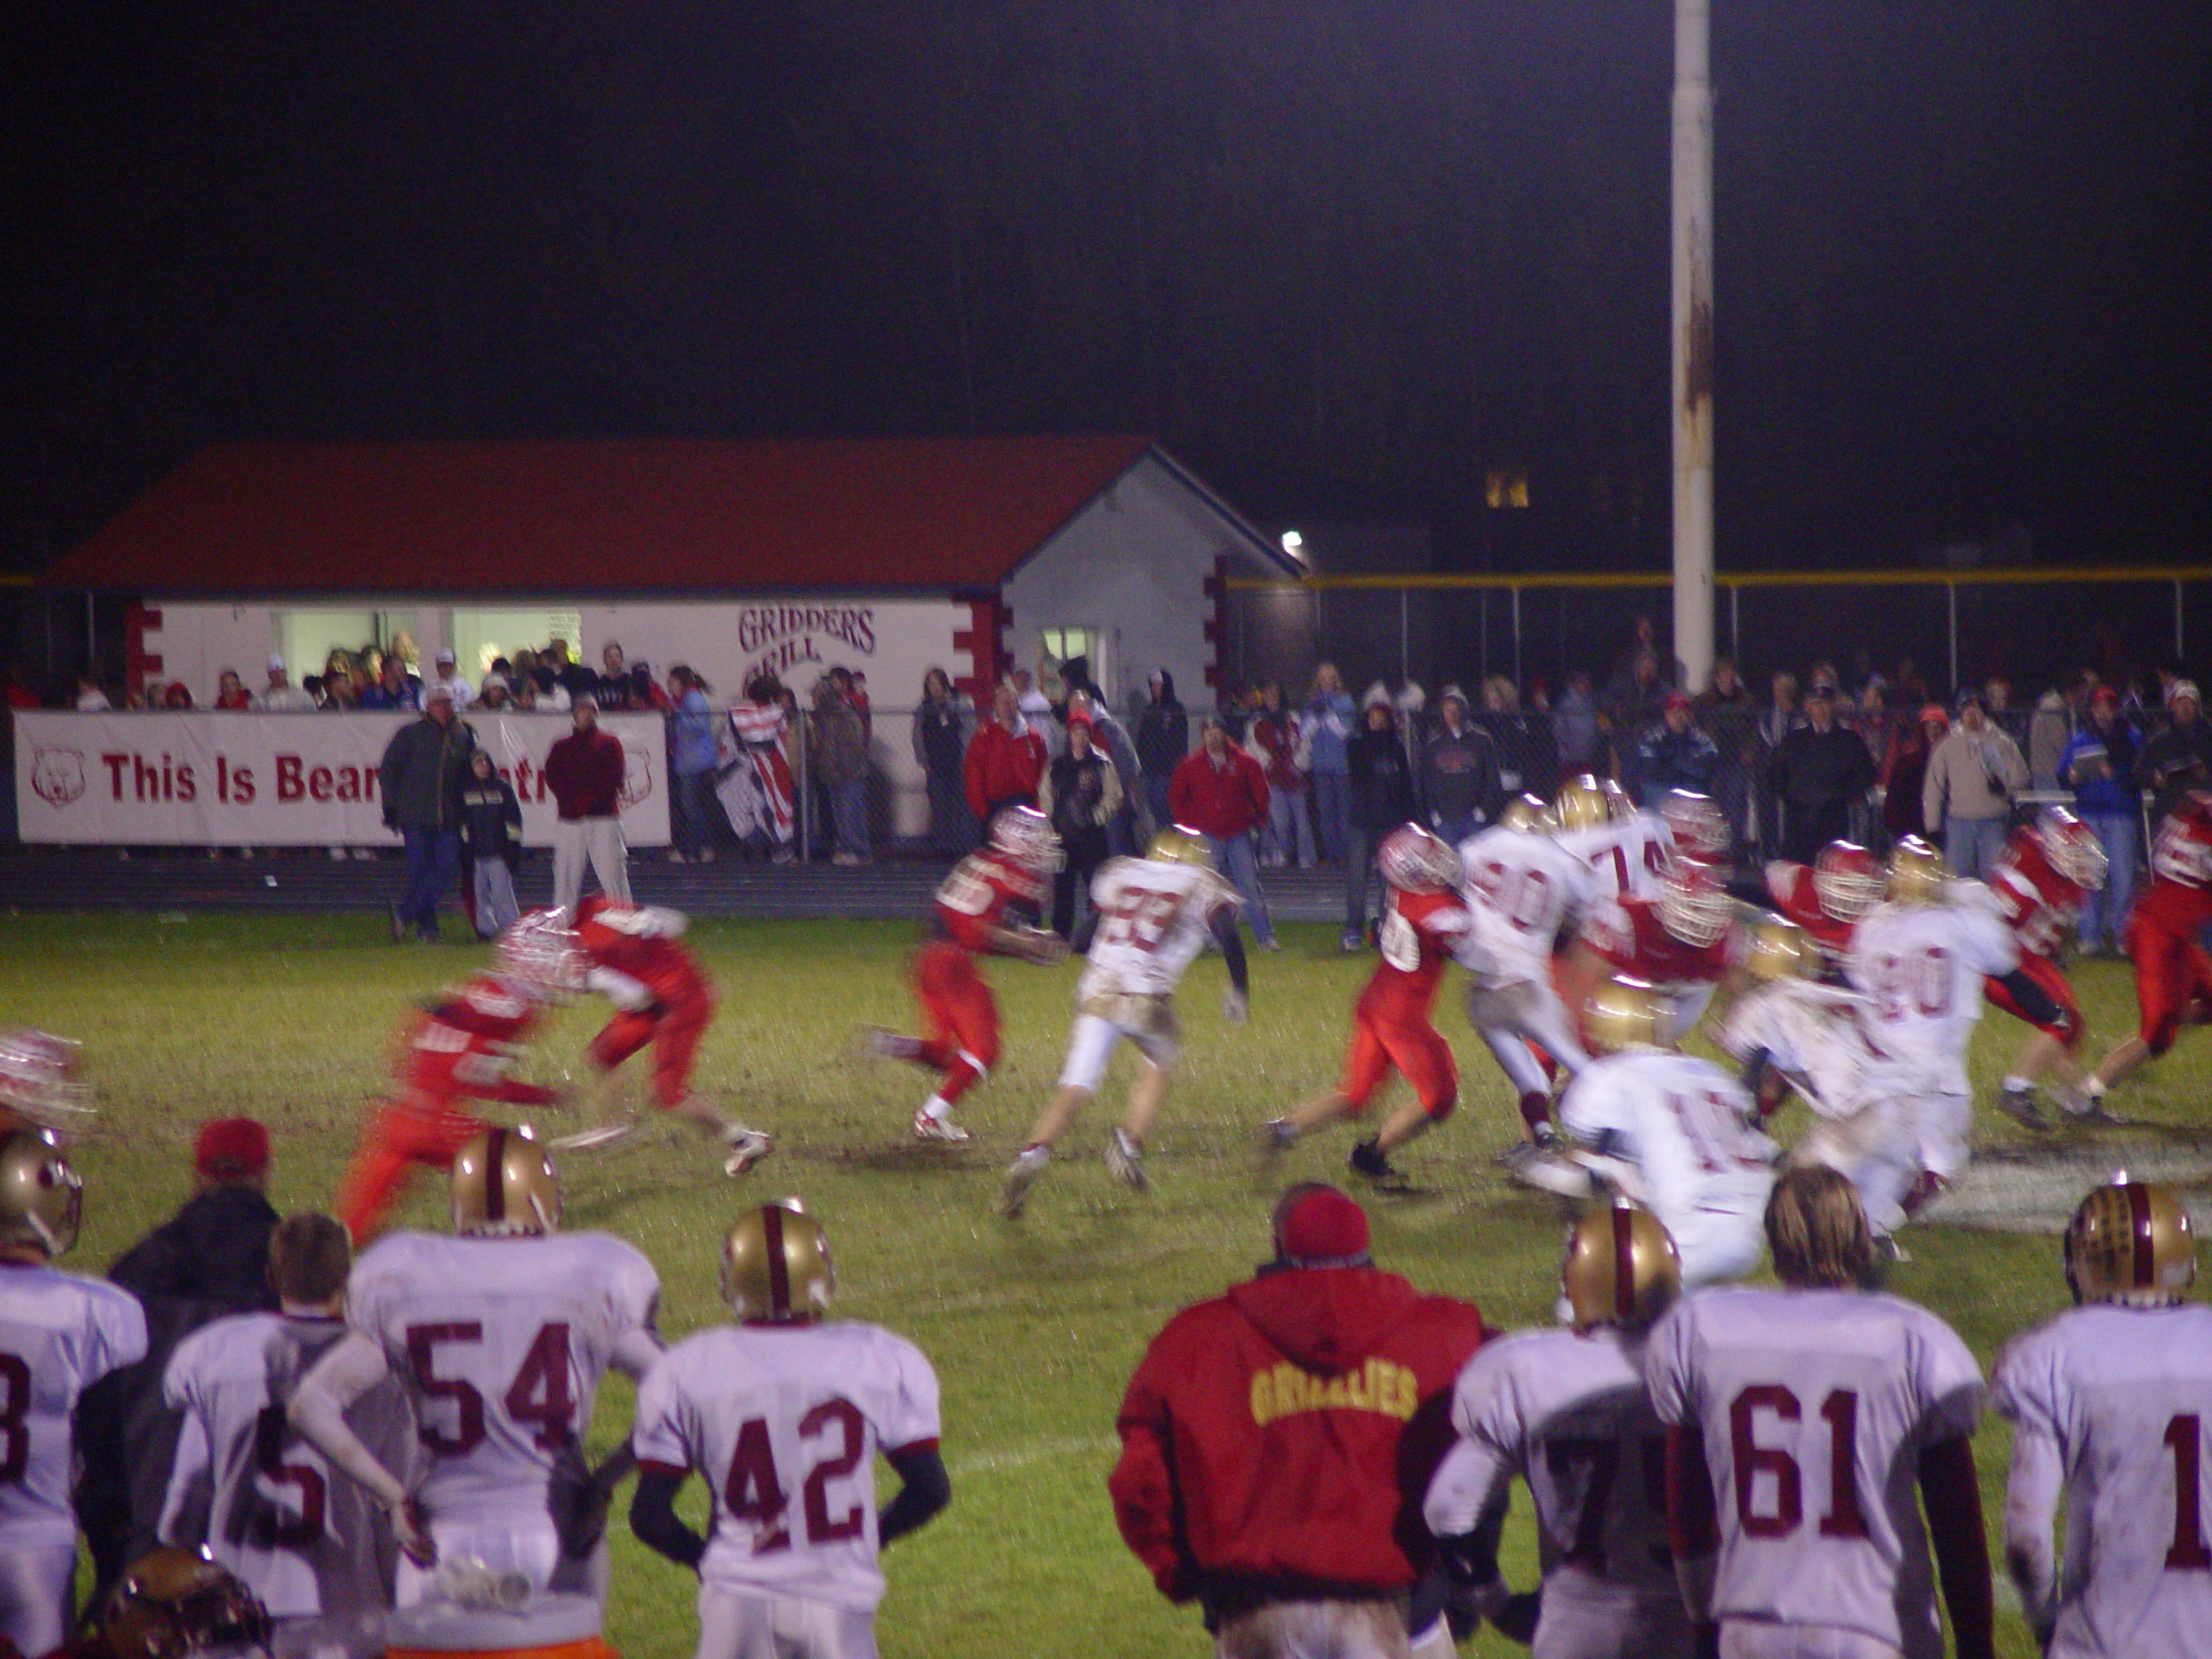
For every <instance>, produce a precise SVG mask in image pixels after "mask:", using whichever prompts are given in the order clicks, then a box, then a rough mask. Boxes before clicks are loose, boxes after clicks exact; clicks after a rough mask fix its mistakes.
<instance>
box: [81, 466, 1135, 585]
mask: <svg viewBox="0 0 2212 1659" xmlns="http://www.w3.org/2000/svg"><path fill="white" fill-rule="evenodd" d="M1151 450H1152V443H1151V441H1150V440H1149V439H1147V438H1142V437H1096V438H883V439H804V440H762V441H747V442H661V441H654V442H555V443H537V442H514V443H252V444H228V445H224V446H221V447H219V448H213V449H207V450H203V451H202V452H201V453H200V454H198V455H196V456H194V458H193V459H192V460H191V461H188V462H187V463H186V464H185V465H184V466H183V467H180V468H179V469H178V470H177V471H176V472H175V473H173V474H170V476H169V477H168V478H167V479H166V480H163V481H162V483H160V484H159V485H157V486H155V487H154V489H153V490H152V491H150V492H149V493H148V494H147V495H146V496H145V497H144V498H143V499H141V500H139V501H138V502H137V504H136V505H133V506H132V507H130V509H129V510H128V511H127V512H124V513H123V514H122V516H121V517H119V518H116V519H115V520H114V521H113V522H111V524H108V525H107V526H106V527H105V529H103V530H101V531H99V534H98V535H96V536H94V537H92V539H91V540H90V541H89V542H87V543H85V544H84V545H83V546H82V547H80V548H79V549H77V550H75V551H74V552H73V553H70V554H69V555H67V556H66V557H64V558H63V559H62V560H61V561H60V563H58V564H56V565H55V566H54V569H52V570H50V571H49V572H48V574H47V577H46V580H47V582H48V584H49V585H52V586H55V587H63V588H97V589H101V590H118V589H119V590H128V591H133V592H140V593H147V594H162V593H168V594H245V593H252V594H264V593H287V594H298V593H497V592H509V593H525V592H526V593H531V594H566V593H584V592H592V593H608V592H634V591H641V590H642V591H698V590H702V589H703V590H709V591H711V590H716V589H722V590H728V589H759V588H937V589H944V588H994V587H996V586H997V585H998V584H999V583H1000V582H1001V581H1003V580H1004V579H1005V578H1006V577H1007V575H1009V574H1010V573H1011V572H1012V571H1013V569H1014V567H1015V566H1016V565H1018V564H1020V563H1021V561H1022V560H1023V559H1025V558H1027V556H1029V555H1030V554H1032V553H1033V552H1035V551H1036V550H1038V549H1039V547H1040V546H1042V545H1043V544H1044V543H1046V541H1047V540H1049V539H1050V538H1051V537H1052V534H1053V533H1054V532H1055V531H1058V529H1059V528H1060V527H1061V526H1062V525H1063V524H1066V523H1067V522H1068V521H1069V520H1070V519H1071V518H1074V517H1075V516H1076V514H1077V512H1081V511H1082V509H1083V508H1084V506H1085V505H1088V504H1089V503H1090V501H1091V500H1092V499H1094V498H1095V497H1096V495H1097V494H1098V493H1100V492H1101V491H1102V490H1103V489H1105V488H1106V487H1107V486H1109V484H1111V483H1112V482H1113V481H1114V480H1116V479H1117V478H1119V477H1120V476H1122V474H1124V473H1126V472H1127V471H1128V469H1129V468H1130V467H1132V466H1134V465H1135V463H1136V462H1137V461H1139V460H1140V459H1141V458H1142V457H1143V456H1144V455H1145V454H1147V453H1148V452H1150V451H1151ZM1170 465H1171V466H1172V465H1173V463H1172V462H1171V463H1170Z"/></svg>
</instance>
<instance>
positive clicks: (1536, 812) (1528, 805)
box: [1497, 793, 1552, 836]
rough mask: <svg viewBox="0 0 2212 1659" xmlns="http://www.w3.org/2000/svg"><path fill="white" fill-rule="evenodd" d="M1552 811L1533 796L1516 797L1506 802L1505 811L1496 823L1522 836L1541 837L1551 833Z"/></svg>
mask: <svg viewBox="0 0 2212 1659" xmlns="http://www.w3.org/2000/svg"><path fill="white" fill-rule="evenodd" d="M1551 812H1552V810H1551V808H1549V807H1548V806H1547V805H1545V804H1544V803H1543V801H1542V799H1541V798H1539V797H1537V796H1535V795H1529V794H1525V793H1524V794H1520V795H1516V796H1515V797H1514V798H1512V799H1511V800H1510V801H1508V802H1506V804H1505V810H1503V812H1501V813H1499V814H1498V815H1497V821H1498V822H1499V823H1502V824H1503V825H1504V826H1505V827H1506V828H1507V829H1510V830H1513V831H1514V832H1515V833H1516V834H1518V835H1523V836H1542V835H1548V834H1550V833H1551V828H1552V817H1551Z"/></svg>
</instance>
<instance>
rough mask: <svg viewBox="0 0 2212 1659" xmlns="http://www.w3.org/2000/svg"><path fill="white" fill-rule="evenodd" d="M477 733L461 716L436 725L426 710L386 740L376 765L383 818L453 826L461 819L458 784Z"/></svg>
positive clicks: (412, 825) (403, 824) (398, 824)
mask: <svg viewBox="0 0 2212 1659" xmlns="http://www.w3.org/2000/svg"><path fill="white" fill-rule="evenodd" d="M475 752H476V734H475V733H474V732H473V731H471V730H470V729H469V728H468V726H467V723H466V722H464V721H460V720H454V721H448V723H447V724H445V725H443V726H441V725H439V724H438V722H437V721H435V720H432V719H431V718H430V717H429V715H423V718H422V719H420V720H415V721H409V722H408V723H407V724H406V725H404V726H403V727H401V728H399V729H398V730H397V731H396V732H394V733H393V734H391V742H389V743H387V744H385V748H384V760H383V762H382V763H381V764H380V765H379V766H378V768H377V788H378V790H379V791H381V792H382V793H383V796H384V821H385V826H386V827H387V828H390V829H458V828H459V827H460V824H461V785H463V784H464V783H466V782H467V780H468V757H469V756H470V755H471V754H473V753H475Z"/></svg>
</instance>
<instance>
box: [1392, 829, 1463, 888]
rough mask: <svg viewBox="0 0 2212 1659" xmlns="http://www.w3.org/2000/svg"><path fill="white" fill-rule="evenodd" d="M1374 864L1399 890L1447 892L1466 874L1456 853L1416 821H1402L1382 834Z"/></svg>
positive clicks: (1457, 884)
mask: <svg viewBox="0 0 2212 1659" xmlns="http://www.w3.org/2000/svg"><path fill="white" fill-rule="evenodd" d="M1375 867H1376V869H1377V870H1379V871H1380V872H1381V873H1382V876H1383V880H1385V881H1388V882H1389V884H1390V885H1391V886H1392V887H1395V888H1397V889H1398V890H1399V891H1400V892H1401V893H1448V892H1450V891H1451V890H1452V888H1454V887H1458V886H1459V883H1460V882H1461V880H1464V879H1465V875H1466V871H1465V869H1464V868H1462V867H1461V865H1460V863H1459V854H1458V853H1457V852H1456V851H1454V850H1453V849H1452V848H1451V847H1449V846H1448V845H1446V843H1445V842H1441V841H1440V840H1438V839H1437V838H1436V837H1435V836H1433V835H1431V834H1430V833H1429V832H1428V831H1427V830H1426V829H1422V828H1421V825H1419V824H1417V823H1402V824H1400V825H1399V826H1398V827H1397V828H1396V829H1393V830H1392V831H1390V833H1389V835H1387V836H1383V841H1382V844H1381V845H1380V846H1378V847H1376V849H1375Z"/></svg>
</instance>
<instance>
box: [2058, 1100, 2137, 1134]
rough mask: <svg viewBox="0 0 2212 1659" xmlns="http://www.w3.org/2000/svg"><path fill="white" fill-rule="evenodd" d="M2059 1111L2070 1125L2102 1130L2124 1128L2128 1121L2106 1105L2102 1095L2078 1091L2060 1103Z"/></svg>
mask: <svg viewBox="0 0 2212 1659" xmlns="http://www.w3.org/2000/svg"><path fill="white" fill-rule="evenodd" d="M2058 1109H2059V1110H2060V1111H2062V1112H2063V1113H2064V1114H2065V1115H2066V1121H2067V1122H2069V1123H2087V1124H2089V1125H2092V1126H2093V1127H2094V1128H2101V1129H2116V1128H2122V1127H2124V1126H2125V1125H2126V1122H2127V1120H2126V1118H2124V1117H2122V1116H2120V1115H2119V1114H2118V1113H2117V1112H2114V1111H2113V1109H2111V1108H2110V1107H2108V1106H2107V1105H2106V1104H2105V1097H2104V1096H2102V1095H2090V1094H2084V1093H2081V1092H2079V1091H2076V1092H2075V1093H2074V1094H2071V1095H2069V1096H2067V1097H2066V1098H2065V1099H2063V1100H2062V1101H2060V1102H2059V1103H2058Z"/></svg>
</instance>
